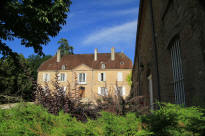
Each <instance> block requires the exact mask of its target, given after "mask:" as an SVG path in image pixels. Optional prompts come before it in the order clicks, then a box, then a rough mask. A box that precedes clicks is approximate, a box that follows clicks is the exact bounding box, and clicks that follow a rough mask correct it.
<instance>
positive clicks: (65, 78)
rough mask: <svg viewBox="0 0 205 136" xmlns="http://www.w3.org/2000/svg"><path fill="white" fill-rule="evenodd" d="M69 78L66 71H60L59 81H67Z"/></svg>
mask: <svg viewBox="0 0 205 136" xmlns="http://www.w3.org/2000/svg"><path fill="white" fill-rule="evenodd" d="M63 74H64V80H62V79H63V78H62V75H63ZM66 80H67V74H66V73H59V74H58V81H60V82H65V81H66Z"/></svg>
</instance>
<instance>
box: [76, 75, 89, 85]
mask: <svg viewBox="0 0 205 136" xmlns="http://www.w3.org/2000/svg"><path fill="white" fill-rule="evenodd" d="M80 75H84V79H83V80H82V79H80V77H83V76H80ZM86 79H87V75H86V73H79V74H78V83H79V84H86Z"/></svg>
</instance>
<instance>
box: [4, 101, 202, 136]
mask: <svg viewBox="0 0 205 136" xmlns="http://www.w3.org/2000/svg"><path fill="white" fill-rule="evenodd" d="M159 107H160V109H159V110H156V111H153V112H152V113H151V114H146V115H136V113H128V114H126V115H125V116H119V115H115V114H113V113H109V112H101V113H100V114H101V116H100V117H99V118H97V119H96V120H91V119H88V121H87V122H86V123H82V122H81V121H78V120H77V119H76V118H73V117H72V115H70V114H67V113H64V112H63V111H60V112H59V114H58V115H53V114H50V113H48V112H47V110H46V109H44V108H43V107H41V106H37V105H32V104H24V103H22V104H20V105H18V106H17V107H15V108H12V109H8V110H0V135H1V136H39V135H40V136H86V135H89V136H149V135H154V136H203V135H204V134H205V133H204V132H205V131H204V130H205V117H204V113H203V112H204V111H202V109H199V108H196V107H188V108H184V107H180V106H177V105H173V104H165V105H164V104H161V105H160V106H159Z"/></svg>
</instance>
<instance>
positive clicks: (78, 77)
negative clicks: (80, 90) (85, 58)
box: [77, 73, 80, 83]
mask: <svg viewBox="0 0 205 136" xmlns="http://www.w3.org/2000/svg"><path fill="white" fill-rule="evenodd" d="M77 80H78V83H79V82H80V73H78V76H77Z"/></svg>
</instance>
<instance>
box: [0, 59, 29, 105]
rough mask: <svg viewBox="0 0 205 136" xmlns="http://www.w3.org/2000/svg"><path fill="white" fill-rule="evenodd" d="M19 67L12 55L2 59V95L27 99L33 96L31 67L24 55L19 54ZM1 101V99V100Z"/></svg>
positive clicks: (0, 89)
mask: <svg viewBox="0 0 205 136" xmlns="http://www.w3.org/2000/svg"><path fill="white" fill-rule="evenodd" d="M16 58H17V59H18V62H19V65H20V66H21V67H18V66H17V65H15V60H14V59H13V57H11V56H7V57H6V58H5V59H4V60H3V59H0V86H1V87H0V95H4V96H15V97H22V98H23V99H25V100H30V99H31V98H32V92H33V91H32V90H33V89H32V80H31V77H32V75H31V73H32V71H31V69H30V67H29V64H28V61H27V60H26V59H25V58H24V56H23V55H18V56H17V57H16ZM0 103H1V100H0Z"/></svg>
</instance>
